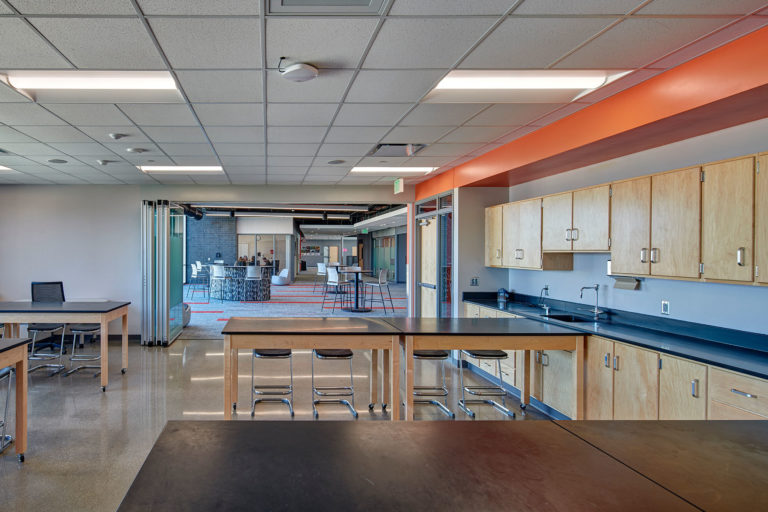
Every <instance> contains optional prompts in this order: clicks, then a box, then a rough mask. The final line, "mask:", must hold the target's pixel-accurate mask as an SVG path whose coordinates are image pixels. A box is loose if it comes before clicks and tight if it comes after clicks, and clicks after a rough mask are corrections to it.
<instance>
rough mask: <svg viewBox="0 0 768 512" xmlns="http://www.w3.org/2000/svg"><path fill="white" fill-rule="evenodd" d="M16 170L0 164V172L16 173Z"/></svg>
mask: <svg viewBox="0 0 768 512" xmlns="http://www.w3.org/2000/svg"><path fill="white" fill-rule="evenodd" d="M18 172H19V171H15V170H13V169H11V168H10V167H5V166H4V165H0V174H18Z"/></svg>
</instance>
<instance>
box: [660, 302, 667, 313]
mask: <svg viewBox="0 0 768 512" xmlns="http://www.w3.org/2000/svg"><path fill="white" fill-rule="evenodd" d="M661 314H662V315H668V314H669V301H668V300H663V301H661Z"/></svg>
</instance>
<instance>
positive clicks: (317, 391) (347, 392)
mask: <svg viewBox="0 0 768 512" xmlns="http://www.w3.org/2000/svg"><path fill="white" fill-rule="evenodd" d="M329 270H330V269H329ZM315 358H317V359H329V360H337V361H339V360H343V359H348V360H349V386H315ZM315 396H317V397H319V398H315ZM324 396H332V397H339V398H327V399H324V398H322V397H324ZM345 396H348V397H351V400H352V402H351V403H350V401H349V400H347V399H345V398H341V397H345ZM317 404H343V405H346V406H347V407H349V411H350V412H351V413H352V417H353V418H355V419H357V411H356V410H355V386H354V381H353V378H352V351H351V350H349V349H347V348H340V349H322V348H316V349H314V350H312V412H313V413H314V415H315V419H317V417H318V412H317Z"/></svg>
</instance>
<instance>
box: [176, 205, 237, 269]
mask: <svg viewBox="0 0 768 512" xmlns="http://www.w3.org/2000/svg"><path fill="white" fill-rule="evenodd" d="M236 221H237V219H234V218H231V217H203V218H202V219H200V220H195V219H191V218H187V262H188V263H194V262H195V261H200V262H202V263H205V264H210V263H213V262H214V261H215V260H216V253H217V252H218V253H221V259H223V260H224V263H226V264H228V265H232V264H234V263H235V261H236V260H237V223H236Z"/></svg>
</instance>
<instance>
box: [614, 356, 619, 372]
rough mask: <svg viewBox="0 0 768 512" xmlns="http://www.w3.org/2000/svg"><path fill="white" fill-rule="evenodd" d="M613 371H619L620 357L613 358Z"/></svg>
mask: <svg viewBox="0 0 768 512" xmlns="http://www.w3.org/2000/svg"><path fill="white" fill-rule="evenodd" d="M613 371H615V372H617V371H619V356H613Z"/></svg>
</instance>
